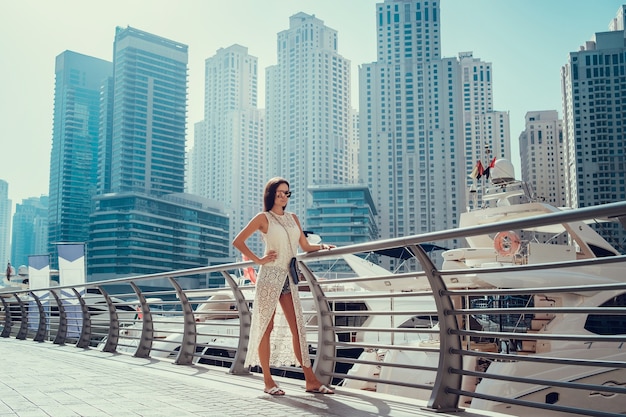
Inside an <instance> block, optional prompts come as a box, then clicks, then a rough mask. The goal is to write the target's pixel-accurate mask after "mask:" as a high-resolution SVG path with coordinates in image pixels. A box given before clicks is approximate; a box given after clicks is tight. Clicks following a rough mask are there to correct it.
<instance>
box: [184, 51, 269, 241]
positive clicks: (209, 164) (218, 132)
mask: <svg viewBox="0 0 626 417" xmlns="http://www.w3.org/2000/svg"><path fill="white" fill-rule="evenodd" d="M257 71H258V62H257V58H256V57H254V56H252V55H249V54H248V48H245V47H243V46H241V45H232V46H230V47H228V48H220V49H219V50H218V51H217V53H216V54H215V55H214V56H212V57H210V58H208V59H207V60H206V62H205V89H204V120H202V121H201V122H199V123H197V124H196V128H195V135H194V148H193V151H192V152H191V155H192V156H191V159H192V163H191V170H190V171H191V178H190V180H191V181H190V183H191V186H190V191H191V192H192V193H193V194H197V195H200V196H203V197H206V198H209V199H213V200H217V201H220V202H221V203H222V204H223V205H224V207H225V209H226V211H227V212H228V213H229V214H230V227H231V240H232V238H233V237H234V236H233V233H238V232H239V230H241V229H242V228H243V227H244V226H245V225H246V224H247V222H248V221H249V220H250V219H251V218H252V217H253V216H254V215H255V214H257V213H258V212H259V210H261V208H262V197H263V185H264V183H265V181H266V180H267V179H266V178H265V158H264V157H265V149H264V142H263V138H264V135H263V134H264V132H263V117H262V115H263V113H262V112H261V111H260V110H259V109H258V108H257ZM255 237H256V235H255ZM255 241H256V245H255V244H254V243H253V242H252V241H251V242H250V244H251V245H252V246H251V249H253V250H256V251H260V250H261V248H260V246H259V245H260V241H259V239H255ZM231 253H233V249H231Z"/></svg>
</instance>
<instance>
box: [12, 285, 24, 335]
mask: <svg viewBox="0 0 626 417" xmlns="http://www.w3.org/2000/svg"><path fill="white" fill-rule="evenodd" d="M13 296H14V297H15V299H16V300H17V302H18V304H19V305H20V316H21V320H20V329H19V330H18V331H17V335H16V336H15V338H16V339H19V340H26V335H27V334H28V310H27V309H26V304H24V302H23V301H22V299H21V298H20V297H19V296H18V295H17V293H13Z"/></svg>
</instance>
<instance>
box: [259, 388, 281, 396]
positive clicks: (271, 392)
mask: <svg viewBox="0 0 626 417" xmlns="http://www.w3.org/2000/svg"><path fill="white" fill-rule="evenodd" d="M263 392H264V393H266V394H269V395H285V391H283V390H282V389H280V388H278V387H277V386H274V387H272V388H270V389H264V390H263Z"/></svg>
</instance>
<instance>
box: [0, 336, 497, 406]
mask: <svg viewBox="0 0 626 417" xmlns="http://www.w3.org/2000/svg"><path fill="white" fill-rule="evenodd" d="M0 357H2V358H3V359H2V377H1V378H0V416H3V417H4V416H22V417H24V416H29V417H30V416H120V415H124V416H173V415H175V416H180V417H184V416H252V415H254V416H272V417H280V416H285V417H294V416H342V417H344V416H366V417H367V416H389V417H392V416H434V415H438V416H458V417H469V416H473V417H478V416H502V414H497V413H490V412H480V411H475V410H471V411H470V410H467V411H461V412H451V413H445V412H444V413H441V412H439V413H436V412H434V411H429V410H424V409H423V408H422V407H425V406H426V404H425V403H423V402H419V401H415V400H410V399H407V398H401V397H395V396H390V395H385V394H379V393H374V392H367V391H359V390H351V389H347V388H341V387H339V388H337V389H336V391H337V393H336V394H335V395H316V394H310V393H306V392H305V391H304V387H303V381H298V380H293V379H287V378H279V377H277V378H276V380H277V381H279V383H280V384H281V387H282V388H283V389H284V390H285V391H286V395H285V396H282V397H271V396H270V395H268V394H264V393H263V392H262V386H263V381H262V378H261V376H260V375H258V374H250V375H231V374H229V373H228V372H226V371H225V370H224V368H217V367H210V366H206V365H202V366H177V365H174V364H173V363H172V362H171V361H168V360H155V359H142V358H136V357H133V356H130V355H127V354H113V353H105V352H101V351H99V350H96V349H77V348H76V347H74V346H70V345H65V346H63V345H55V344H53V343H52V342H42V343H33V341H32V340H17V339H13V338H0Z"/></svg>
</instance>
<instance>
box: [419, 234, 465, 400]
mask: <svg viewBox="0 0 626 417" xmlns="http://www.w3.org/2000/svg"><path fill="white" fill-rule="evenodd" d="M410 249H411V251H412V252H413V255H415V257H416V258H417V260H418V261H419V262H420V264H421V265H422V268H423V269H424V273H425V274H426V276H427V277H428V282H429V283H430V287H431V288H432V290H433V296H434V297H435V305H436V306H437V315H438V316H439V327H440V329H439V365H438V368H437V377H436V378H435V385H434V386H433V391H432V393H431V395H430V399H429V400H428V408H429V409H433V410H436V411H437V412H453V411H460V409H459V408H458V404H459V395H458V394H452V393H450V392H448V388H452V389H455V390H460V389H461V382H462V376H461V375H459V374H458V373H452V372H450V371H449V370H450V369H463V357H462V356H461V355H458V354H452V353H451V352H452V350H455V351H459V350H461V338H460V337H459V336H458V335H454V334H451V333H450V332H449V330H458V329H459V326H458V322H457V320H456V317H455V316H453V315H449V314H446V312H447V311H451V310H454V305H453V304H452V299H451V298H450V296H448V295H442V294H443V292H444V291H445V290H446V284H445V283H444V282H443V279H442V277H441V274H440V273H439V270H438V269H437V267H436V266H435V264H434V263H433V262H432V260H431V259H430V258H429V257H428V255H427V254H426V252H425V251H424V249H423V248H422V247H421V246H419V245H411V246H410Z"/></svg>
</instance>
